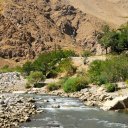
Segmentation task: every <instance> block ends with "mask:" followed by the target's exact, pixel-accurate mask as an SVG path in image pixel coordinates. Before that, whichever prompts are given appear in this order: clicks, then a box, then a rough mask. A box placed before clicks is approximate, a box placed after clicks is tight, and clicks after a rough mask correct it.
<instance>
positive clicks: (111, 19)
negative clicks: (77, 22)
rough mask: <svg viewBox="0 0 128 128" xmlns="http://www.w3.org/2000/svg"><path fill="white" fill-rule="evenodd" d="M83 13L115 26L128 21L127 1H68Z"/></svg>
mask: <svg viewBox="0 0 128 128" xmlns="http://www.w3.org/2000/svg"><path fill="white" fill-rule="evenodd" d="M66 1H67V2H69V4H72V5H73V6H75V7H77V8H79V9H80V10H81V11H83V12H86V13H88V14H91V15H93V16H96V17H98V18H99V19H102V20H104V21H106V22H107V23H110V24H113V25H115V26H120V25H121V24H124V23H126V22H127V21H128V1H127V0H66Z"/></svg>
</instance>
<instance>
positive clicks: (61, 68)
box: [55, 58, 76, 75]
mask: <svg viewBox="0 0 128 128" xmlns="http://www.w3.org/2000/svg"><path fill="white" fill-rule="evenodd" d="M55 70H56V71H57V72H67V73H68V74H69V75H72V74H74V73H75V72H76V67H74V66H73V65H72V62H71V59H70V58H65V59H63V60H61V61H60V63H59V64H58V66H57V67H56V69H55Z"/></svg>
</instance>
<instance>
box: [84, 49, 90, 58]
mask: <svg viewBox="0 0 128 128" xmlns="http://www.w3.org/2000/svg"><path fill="white" fill-rule="evenodd" d="M91 55H92V53H91V52H90V51H88V50H85V51H84V52H83V54H82V56H83V57H89V56H91Z"/></svg>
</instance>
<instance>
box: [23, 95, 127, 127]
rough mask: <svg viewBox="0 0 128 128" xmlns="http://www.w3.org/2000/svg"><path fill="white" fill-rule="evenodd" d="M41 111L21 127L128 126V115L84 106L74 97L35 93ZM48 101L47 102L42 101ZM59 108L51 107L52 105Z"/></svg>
mask: <svg viewBox="0 0 128 128" xmlns="http://www.w3.org/2000/svg"><path fill="white" fill-rule="evenodd" d="M34 97H35V99H36V101H37V105H38V107H40V110H44V112H43V113H41V114H38V115H36V116H34V117H33V118H32V121H31V122H28V123H24V124H23V125H22V126H21V128H128V115H127V114H125V113H117V112H104V111H102V110H100V109H98V108H91V107H87V106H84V104H83V103H82V102H80V101H79V100H78V99H75V98H63V97H59V96H48V95H35V96H34ZM44 101H49V102H44ZM58 105H59V106H60V108H53V106H58Z"/></svg>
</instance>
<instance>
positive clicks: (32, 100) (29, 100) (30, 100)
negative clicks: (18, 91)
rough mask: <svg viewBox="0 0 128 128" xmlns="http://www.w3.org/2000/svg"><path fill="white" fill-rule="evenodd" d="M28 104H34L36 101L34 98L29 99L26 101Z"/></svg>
mask: <svg viewBox="0 0 128 128" xmlns="http://www.w3.org/2000/svg"><path fill="white" fill-rule="evenodd" d="M28 102H31V103H35V102H36V101H35V99H34V98H29V99H28Z"/></svg>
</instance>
